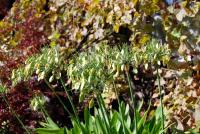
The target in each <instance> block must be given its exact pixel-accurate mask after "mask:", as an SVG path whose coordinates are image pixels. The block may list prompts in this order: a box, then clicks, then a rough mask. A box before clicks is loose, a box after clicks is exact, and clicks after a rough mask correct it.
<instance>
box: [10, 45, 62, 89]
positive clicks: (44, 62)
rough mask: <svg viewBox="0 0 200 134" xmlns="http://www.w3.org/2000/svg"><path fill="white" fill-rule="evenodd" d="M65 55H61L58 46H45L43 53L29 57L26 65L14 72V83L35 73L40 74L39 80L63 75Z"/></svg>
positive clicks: (50, 79)
mask: <svg viewBox="0 0 200 134" xmlns="http://www.w3.org/2000/svg"><path fill="white" fill-rule="evenodd" d="M63 61H64V57H62V56H61V54H60V52H59V48H58V47H54V48H43V49H42V51H41V54H36V55H33V56H31V57H29V58H28V59H27V60H26V61H25V66H22V67H20V68H18V69H16V70H13V72H12V82H13V85H16V84H17V83H19V82H21V81H26V80H29V79H30V78H31V76H33V74H34V73H35V74H36V75H37V76H38V78H37V79H38V81H39V80H42V79H44V78H46V79H47V78H49V81H50V82H52V81H53V79H54V78H55V79H59V78H60V77H61V70H63V69H64V62H63Z"/></svg>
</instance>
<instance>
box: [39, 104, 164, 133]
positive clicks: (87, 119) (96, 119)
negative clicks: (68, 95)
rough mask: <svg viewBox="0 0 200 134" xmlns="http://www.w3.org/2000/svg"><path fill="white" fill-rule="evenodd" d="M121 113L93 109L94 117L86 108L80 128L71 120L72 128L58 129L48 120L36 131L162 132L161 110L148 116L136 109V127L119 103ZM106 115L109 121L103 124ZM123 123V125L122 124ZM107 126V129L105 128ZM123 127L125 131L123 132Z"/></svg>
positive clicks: (127, 107)
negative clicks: (136, 130)
mask: <svg viewBox="0 0 200 134" xmlns="http://www.w3.org/2000/svg"><path fill="white" fill-rule="evenodd" d="M120 107H121V110H122V111H121V112H118V111H110V113H109V114H106V113H104V112H106V111H104V112H103V111H102V110H101V109H100V108H98V109H96V108H95V115H91V114H90V112H89V110H88V109H87V108H86V109H85V110H84V121H83V122H81V124H80V126H79V125H78V124H77V123H76V122H75V121H73V120H72V122H73V127H72V128H59V127H58V126H57V125H55V123H54V122H53V121H52V120H51V119H50V118H48V121H47V123H43V124H42V125H43V128H38V129H36V132H37V133H38V134H47V133H55V132H57V133H59V134H65V133H67V134H81V133H84V134H103V133H105V134H109V132H110V133H115V134H122V133H124V134H133V133H134V132H135V129H136V128H137V129H138V134H143V133H144V134H147V133H148V134H160V133H161V132H162V121H161V120H160V119H161V116H162V115H161V109H160V108H158V109H157V110H156V111H155V112H154V113H153V114H151V116H148V115H149V110H147V111H145V112H144V113H143V115H141V113H140V112H141V109H140V108H138V109H137V110H136V111H137V112H136V117H137V121H138V125H137V127H135V126H134V123H133V122H134V120H135V119H133V118H132V117H131V116H130V107H129V106H128V105H125V103H123V102H121V103H120ZM104 115H106V116H107V117H106V118H108V119H110V121H107V123H109V124H106V122H105V117H104ZM123 122H124V123H123ZM106 125H108V126H109V127H107V126H106ZM123 125H124V128H125V130H123Z"/></svg>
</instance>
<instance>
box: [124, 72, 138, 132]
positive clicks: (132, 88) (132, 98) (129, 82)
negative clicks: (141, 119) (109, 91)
mask: <svg viewBox="0 0 200 134" xmlns="http://www.w3.org/2000/svg"><path fill="white" fill-rule="evenodd" d="M126 75H127V80H128V85H129V90H130V94H131V100H132V103H133V107H134V109H133V110H134V124H135V132H134V133H135V134H138V130H137V126H138V125H137V116H136V104H135V95H134V93H133V90H134V89H135V86H134V85H133V83H131V78H130V75H129V72H128V71H126Z"/></svg>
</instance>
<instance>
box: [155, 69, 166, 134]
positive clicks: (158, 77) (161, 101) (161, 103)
mask: <svg viewBox="0 0 200 134" xmlns="http://www.w3.org/2000/svg"><path fill="white" fill-rule="evenodd" d="M156 72H157V79H158V88H159V94H160V105H161V114H162V117H161V118H162V134H164V127H165V124H164V111H163V100H162V99H163V98H162V88H161V84H160V74H159V71H158V68H157V69H156Z"/></svg>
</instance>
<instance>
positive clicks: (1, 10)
mask: <svg viewBox="0 0 200 134" xmlns="http://www.w3.org/2000/svg"><path fill="white" fill-rule="evenodd" d="M14 2H15V0H0V20H2V19H3V18H4V17H5V16H6V15H7V13H8V11H9V10H10V9H11V8H12V5H13V3H14Z"/></svg>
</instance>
